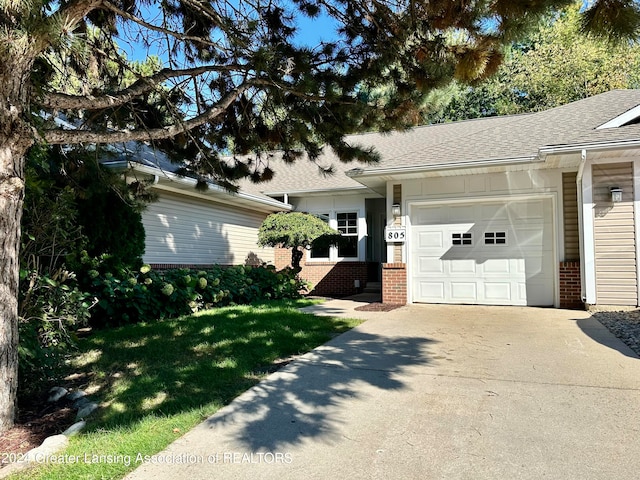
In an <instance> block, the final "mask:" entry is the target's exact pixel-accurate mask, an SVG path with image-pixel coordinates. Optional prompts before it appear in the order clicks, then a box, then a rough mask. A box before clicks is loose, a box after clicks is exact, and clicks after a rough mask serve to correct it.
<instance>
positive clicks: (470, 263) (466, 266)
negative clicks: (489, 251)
mask: <svg viewBox="0 0 640 480" xmlns="http://www.w3.org/2000/svg"><path fill="white" fill-rule="evenodd" d="M476 271H477V269H476V261H475V260H469V259H458V260H452V261H451V262H449V272H450V273H472V274H475V273H476Z"/></svg>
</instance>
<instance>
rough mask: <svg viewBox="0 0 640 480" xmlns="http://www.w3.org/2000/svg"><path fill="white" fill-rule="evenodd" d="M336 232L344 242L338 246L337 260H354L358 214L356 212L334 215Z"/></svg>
mask: <svg viewBox="0 0 640 480" xmlns="http://www.w3.org/2000/svg"><path fill="white" fill-rule="evenodd" d="M336 220H337V222H338V231H339V232H340V233H341V234H342V236H343V237H346V238H345V239H344V241H343V242H342V243H341V244H340V245H338V257H339V258H355V257H357V256H358V214H357V213H356V212H349V213H338V214H337V215H336Z"/></svg>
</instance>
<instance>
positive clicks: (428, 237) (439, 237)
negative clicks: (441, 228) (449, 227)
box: [417, 232, 444, 249]
mask: <svg viewBox="0 0 640 480" xmlns="http://www.w3.org/2000/svg"><path fill="white" fill-rule="evenodd" d="M417 246H418V248H419V249H425V248H443V247H444V233H443V232H419V233H418V245H417Z"/></svg>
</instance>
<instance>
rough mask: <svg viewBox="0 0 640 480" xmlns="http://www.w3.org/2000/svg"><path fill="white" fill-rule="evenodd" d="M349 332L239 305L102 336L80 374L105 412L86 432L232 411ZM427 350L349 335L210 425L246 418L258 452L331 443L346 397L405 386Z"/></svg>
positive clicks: (339, 324) (91, 341) (406, 341)
mask: <svg viewBox="0 0 640 480" xmlns="http://www.w3.org/2000/svg"><path fill="white" fill-rule="evenodd" d="M352 326H353V324H351V323H350V322H349V321H347V320H342V319H332V318H324V317H316V316H313V315H309V314H305V313H301V312H298V311H295V310H291V311H289V312H287V313H286V314H285V315H283V314H282V313H281V312H279V311H274V310H273V309H269V308H264V309H262V310H261V309H258V310H257V311H256V310H255V309H254V310H247V309H246V308H243V307H237V308H225V309H220V310H217V311H215V312H214V313H205V314H201V315H198V316H192V317H187V318H183V319H176V320H171V321H165V322H158V323H153V324H147V325H143V324H140V325H130V326H127V327H123V328H120V329H116V330H113V331H102V332H97V333H96V334H94V335H92V336H91V337H89V338H87V339H85V340H83V345H82V347H83V350H84V351H91V350H93V351H95V352H101V353H100V354H95V355H94V357H93V358H92V359H91V360H90V361H88V362H87V364H86V366H85V367H84V369H85V370H86V369H90V371H91V372H92V373H91V375H93V376H94V380H97V383H101V384H102V385H103V387H102V388H101V391H100V392H99V393H98V394H97V396H99V397H101V398H102V400H103V401H105V402H107V407H105V408H104V409H102V413H101V416H100V419H99V420H98V421H97V422H94V423H92V424H90V425H92V427H93V428H95V429H98V428H104V427H107V428H108V427H112V426H127V425H129V424H133V423H135V422H137V421H138V420H140V419H141V418H142V417H144V416H146V415H149V414H162V415H172V414H177V413H180V412H184V411H188V410H192V409H197V408H199V407H201V406H203V405H207V404H211V403H215V404H218V405H219V406H222V405H225V404H228V403H230V402H231V401H232V400H233V399H234V398H235V397H237V396H238V395H240V394H241V393H242V392H245V391H246V390H247V389H249V388H250V387H251V386H253V385H255V384H256V383H258V382H259V381H260V380H261V376H260V373H261V372H265V371H269V369H270V368H271V367H272V366H273V365H274V364H277V363H278V362H279V361H281V360H282V359H286V358H287V357H290V356H291V355H295V354H298V353H300V352H304V351H308V350H310V349H311V348H313V347H315V346H317V345H321V344H323V343H324V342H326V341H327V340H329V339H330V338H331V337H332V336H333V335H335V332H336V331H346V330H349V329H350V328H351V327H352ZM431 342H432V341H431V340H429V339H425V338H408V337H391V338H389V337H380V336H376V335H371V334H366V333H363V332H360V331H350V332H348V333H347V334H345V335H342V336H340V337H339V338H336V339H334V340H333V341H331V342H329V343H327V344H326V345H323V346H322V347H320V348H319V349H318V350H316V351H315V352H313V353H312V354H310V355H308V356H305V357H303V358H301V359H298V360H297V361H296V362H293V363H291V364H289V365H288V366H287V367H286V368H284V369H283V370H281V371H280V372H279V373H278V374H276V375H275V376H274V377H272V378H270V379H269V381H268V382H264V383H262V384H260V385H257V386H256V387H255V388H254V389H252V390H251V391H249V392H247V394H246V395H244V396H243V397H242V398H241V400H242V401H241V402H236V403H235V404H234V405H232V406H230V407H229V408H228V409H227V410H226V411H225V412H224V413H223V415H219V416H216V417H215V418H214V419H212V420H210V421H209V422H210V425H211V426H212V427H215V426H216V424H218V423H219V422H226V421H229V420H232V419H233V417H234V416H235V415H242V416H243V418H249V421H247V422H246V423H245V424H244V426H243V428H242V433H241V434H240V436H241V438H240V440H242V442H243V443H245V444H246V445H247V446H248V447H250V448H252V449H253V450H257V449H259V448H268V449H272V450H273V449H276V447H278V446H281V445H283V444H290V443H295V442H298V441H300V440H301V439H302V438H306V437H320V436H321V437H325V438H326V439H327V440H328V441H330V438H331V435H332V434H333V432H335V426H336V424H338V423H339V422H340V407H341V405H342V402H343V401H344V399H346V398H349V399H354V398H359V397H360V396H361V395H362V392H361V387H362V386H363V385H370V386H373V387H376V388H380V389H401V388H404V384H403V382H402V380H401V379H400V378H399V377H398V374H400V373H403V372H404V371H406V369H407V368H408V367H410V366H412V365H421V364H425V363H427V362H428V356H427V355H426V348H425V346H426V345H428V344H429V343H431ZM89 358H91V356H90V355H89ZM203 413H205V414H206V413H210V412H203ZM221 413H222V412H221ZM247 415H248V416H249V417H246V416H247Z"/></svg>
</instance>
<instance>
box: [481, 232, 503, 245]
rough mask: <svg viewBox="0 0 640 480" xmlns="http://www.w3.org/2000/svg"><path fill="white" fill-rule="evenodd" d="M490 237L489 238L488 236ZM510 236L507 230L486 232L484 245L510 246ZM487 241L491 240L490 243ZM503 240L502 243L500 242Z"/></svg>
mask: <svg viewBox="0 0 640 480" xmlns="http://www.w3.org/2000/svg"><path fill="white" fill-rule="evenodd" d="M487 235H489V236H487ZM508 239H509V236H508V235H507V231H506V230H492V231H486V232H484V234H483V235H482V240H483V245H485V246H489V247H501V246H507V245H509V240H508ZM487 240H491V241H490V242H488V241H487ZM500 240H502V241H500Z"/></svg>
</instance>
